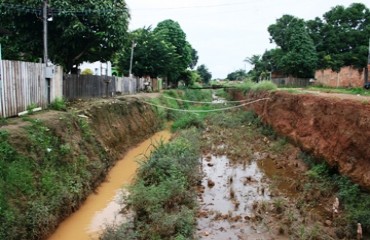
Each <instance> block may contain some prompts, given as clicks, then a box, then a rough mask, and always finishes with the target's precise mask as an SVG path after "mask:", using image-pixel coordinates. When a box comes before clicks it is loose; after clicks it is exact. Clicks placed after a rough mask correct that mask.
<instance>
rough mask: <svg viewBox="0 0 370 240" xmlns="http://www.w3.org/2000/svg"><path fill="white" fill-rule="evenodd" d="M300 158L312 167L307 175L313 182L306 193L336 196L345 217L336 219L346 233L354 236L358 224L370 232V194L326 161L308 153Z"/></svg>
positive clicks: (308, 185)
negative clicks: (343, 226) (344, 228)
mask: <svg viewBox="0 0 370 240" xmlns="http://www.w3.org/2000/svg"><path fill="white" fill-rule="evenodd" d="M300 157H301V159H302V160H303V161H305V162H306V163H307V164H308V165H309V167H310V170H309V171H308V172H307V175H308V176H309V178H310V179H311V182H310V184H307V185H306V186H307V187H306V189H305V191H307V192H308V194H312V192H319V193H320V195H328V194H329V195H330V194H333V195H336V196H337V197H338V198H339V201H340V203H341V206H342V208H343V210H344V215H343V216H342V217H341V218H338V219H336V221H337V224H342V225H343V224H345V227H346V231H347V232H349V233H351V234H352V236H353V234H354V231H355V230H356V226H357V223H361V224H362V227H363V229H364V231H366V232H370V212H369V209H370V194H369V193H367V192H364V191H362V190H361V189H360V187H359V186H358V185H357V184H354V183H353V182H351V181H350V180H349V179H348V178H347V177H345V176H342V175H340V174H339V173H338V172H337V170H336V169H333V168H330V167H329V166H328V165H327V164H326V163H325V162H324V161H320V160H318V159H315V158H314V157H312V156H310V155H309V154H306V153H302V154H301V156H300ZM346 222H347V223H346ZM343 234H345V233H343Z"/></svg>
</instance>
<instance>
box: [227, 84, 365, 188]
mask: <svg viewBox="0 0 370 240" xmlns="http://www.w3.org/2000/svg"><path fill="white" fill-rule="evenodd" d="M229 93H230V95H231V96H232V98H233V99H235V100H244V99H250V100H256V99H259V98H266V97H269V98H270V100H268V101H261V102H258V103H255V104H252V105H248V106H247V108H248V109H249V110H253V111H255V112H256V114H258V115H259V116H260V118H261V119H262V121H263V122H264V123H266V124H268V125H270V126H272V127H273V128H274V130H275V131H276V132H278V133H279V134H281V135H283V136H286V137H288V138H289V139H291V140H292V141H294V142H295V143H296V144H297V145H299V146H300V147H301V148H302V149H303V150H305V151H308V152H311V153H312V154H314V155H315V156H316V157H318V158H322V159H325V161H326V162H327V163H328V164H329V165H330V166H331V167H334V168H337V169H338V171H339V172H340V173H341V174H342V175H345V176H348V177H349V178H350V179H351V180H352V181H354V182H355V183H358V184H359V185H360V186H362V187H364V188H366V189H370V160H369V156H370V148H369V142H370V104H369V102H367V101H357V100H351V99H342V98H339V97H330V96H321V95H319V96H317V95H313V94H292V93H288V92H283V91H275V92H270V93H267V92H260V93H249V94H247V95H244V94H243V92H242V91H240V90H230V92H229Z"/></svg>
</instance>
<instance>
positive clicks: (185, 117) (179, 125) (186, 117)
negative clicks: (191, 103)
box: [172, 113, 204, 131]
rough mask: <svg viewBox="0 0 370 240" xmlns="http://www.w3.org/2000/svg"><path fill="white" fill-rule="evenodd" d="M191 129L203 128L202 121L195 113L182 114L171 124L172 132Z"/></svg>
mask: <svg viewBox="0 0 370 240" xmlns="http://www.w3.org/2000/svg"><path fill="white" fill-rule="evenodd" d="M191 127H197V128H203V127H204V124H203V120H202V119H201V117H200V116H199V114H196V113H186V114H182V116H181V117H179V118H178V119H177V120H176V121H175V122H174V123H173V124H172V131H177V130H180V129H187V128H191Z"/></svg>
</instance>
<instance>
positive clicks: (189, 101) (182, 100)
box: [163, 96, 250, 104]
mask: <svg viewBox="0 0 370 240" xmlns="http://www.w3.org/2000/svg"><path fill="white" fill-rule="evenodd" d="M163 97H164V98H168V99H173V100H176V101H179V102H188V103H201V104H224V103H243V102H248V101H250V100H249V99H245V100H240V101H222V102H201V101H192V100H184V99H181V98H173V97H168V96H163Z"/></svg>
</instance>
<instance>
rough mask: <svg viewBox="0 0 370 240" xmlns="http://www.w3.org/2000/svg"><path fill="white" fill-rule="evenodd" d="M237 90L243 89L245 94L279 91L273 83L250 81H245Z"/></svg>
mask: <svg viewBox="0 0 370 240" xmlns="http://www.w3.org/2000/svg"><path fill="white" fill-rule="evenodd" d="M237 88H239V89H241V90H242V91H243V93H244V94H246V93H248V92H263V91H274V90H276V89H277V86H276V84H274V83H273V82H271V81H261V82H258V83H255V82H252V81H250V80H247V81H244V82H243V83H242V84H240V85H238V86H237Z"/></svg>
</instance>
